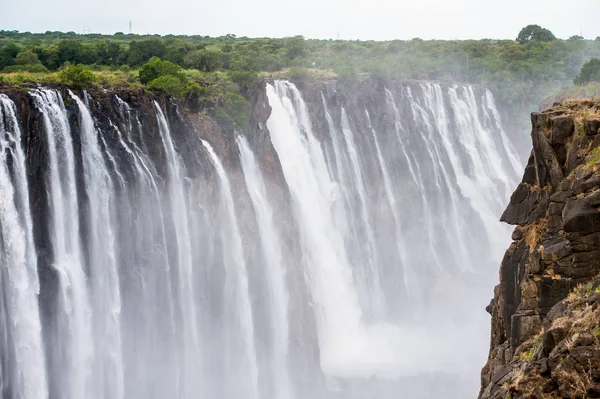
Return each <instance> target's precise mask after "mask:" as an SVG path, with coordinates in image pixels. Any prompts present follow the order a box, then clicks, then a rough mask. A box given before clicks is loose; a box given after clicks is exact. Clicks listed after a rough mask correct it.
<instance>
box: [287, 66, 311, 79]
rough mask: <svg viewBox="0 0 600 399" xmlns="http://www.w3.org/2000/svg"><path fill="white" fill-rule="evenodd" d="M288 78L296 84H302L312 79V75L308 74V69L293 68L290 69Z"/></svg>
mask: <svg viewBox="0 0 600 399" xmlns="http://www.w3.org/2000/svg"><path fill="white" fill-rule="evenodd" d="M288 76H289V78H290V80H293V81H295V82H302V81H305V80H307V79H308V78H309V77H310V73H309V72H308V68H304V67H300V66H293V67H291V68H290V71H289V73H288Z"/></svg>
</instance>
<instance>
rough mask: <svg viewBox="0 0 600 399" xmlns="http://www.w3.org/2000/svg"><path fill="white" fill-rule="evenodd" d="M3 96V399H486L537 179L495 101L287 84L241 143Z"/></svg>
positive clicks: (49, 92) (120, 101) (115, 103)
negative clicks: (508, 278) (499, 288)
mask: <svg viewBox="0 0 600 399" xmlns="http://www.w3.org/2000/svg"><path fill="white" fill-rule="evenodd" d="M0 93H2V94H0V147H1V149H2V151H0V182H1V184H0V260H1V262H0V284H1V292H2V295H1V296H0V392H1V394H0V396H1V397H2V399H23V398H26V399H30V398H32V399H35V398H53V399H54V398H56V399H58V398H60V399H79V398H89V399H120V398H127V399H138V398H139V399H141V398H181V399H190V398H196V397H207V398H208V397H210V398H223V399H233V398H241V397H244V398H249V399H258V398H261V399H268V398H277V399H292V398H297V399H305V398H315V397H324V398H325V397H327V398H328V397H340V398H353V397H378V398H387V397H390V398H391V397H397V395H398V392H399V390H401V392H402V393H403V395H404V396H403V397H407V398H408V397H410V398H433V397H440V395H442V396H443V397H445V398H465V397H475V396H476V394H477V390H478V388H479V382H480V381H479V370H480V368H481V367H482V365H483V364H484V363H485V357H486V353H487V351H488V349H489V338H488V336H489V335H488V334H489V333H488V330H489V320H488V319H489V316H488V315H487V314H486V313H485V311H484V309H483V308H484V307H485V304H487V303H488V301H489V298H490V296H491V293H492V292H493V286H494V285H495V284H496V282H497V275H498V274H497V266H498V264H499V263H500V260H501V257H502V253H503V251H504V250H505V248H506V247H507V246H508V244H509V242H510V230H509V229H508V227H507V226H503V225H502V224H500V222H498V219H499V217H500V215H501V214H502V211H503V210H504V207H505V205H506V204H507V203H508V200H509V197H510V194H511V193H512V191H513V189H514V187H516V185H517V182H518V178H519V175H520V170H521V168H522V162H521V160H520V156H519V154H518V153H517V151H516V150H515V146H516V143H515V140H516V139H515V138H514V137H511V136H509V135H508V134H507V132H506V131H505V130H504V129H503V127H502V123H501V118H500V114H499V111H498V109H497V108H496V105H495V101H494V98H493V95H492V93H491V92H490V91H489V90H487V89H486V88H484V87H482V86H470V85H444V84H440V83H435V82H427V81H389V82H385V83H384V82H381V81H375V80H365V81H361V82H359V83H357V87H347V86H344V85H343V84H341V83H339V82H337V81H315V82H303V83H299V84H297V85H295V84H293V83H291V82H288V81H283V80H275V81H268V82H266V83H263V84H260V85H257V86H256V87H255V88H253V89H252V90H251V91H250V92H249V93H248V96H249V99H250V104H251V114H250V124H249V125H250V127H249V129H248V130H247V131H246V132H235V133H228V132H226V131H223V129H221V127H220V126H219V125H218V124H217V123H216V122H215V121H214V120H213V119H212V118H211V117H210V116H206V115H202V114H198V113H193V112H188V111H187V110H186V109H185V107H184V106H183V105H182V104H179V103H177V102H176V101H174V100H172V99H170V98H168V97H162V96H156V95H153V94H149V93H147V92H144V91H142V90H139V91H135V90H124V91H121V92H119V91H106V90H101V89H94V90H89V91H77V92H76V91H71V90H69V89H67V88H66V87H65V86H62V85H55V86H52V87H50V86H48V87H35V88H34V87H32V88H30V89H28V90H26V89H20V88H12V87H8V86H5V87H2V86H0ZM523 163H524V162H523ZM432 381H435V383H432Z"/></svg>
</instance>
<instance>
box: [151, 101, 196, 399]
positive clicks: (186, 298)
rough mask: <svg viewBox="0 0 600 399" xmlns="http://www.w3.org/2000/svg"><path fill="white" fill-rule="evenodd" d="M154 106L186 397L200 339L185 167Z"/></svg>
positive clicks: (191, 384)
mask: <svg viewBox="0 0 600 399" xmlns="http://www.w3.org/2000/svg"><path fill="white" fill-rule="evenodd" d="M154 109H155V112H156V117H157V120H158V129H159V132H160V137H161V140H162V143H163V146H164V148H165V151H166V156H167V177H168V182H167V186H168V192H169V202H170V210H171V217H172V219H173V223H174V226H175V241H176V247H177V249H176V251H177V253H176V264H177V276H178V288H179V289H178V290H179V292H178V293H177V294H178V295H179V300H180V311H181V314H182V326H181V328H182V332H183V335H184V339H183V342H182V354H181V356H183V359H184V360H183V364H181V365H180V366H182V367H183V373H182V375H181V378H182V379H183V381H182V382H181V385H182V386H180V389H182V392H181V394H180V395H183V396H184V397H189V395H192V394H193V392H197V389H198V386H199V385H198V384H199V381H198V378H197V376H196V375H195V373H196V370H197V369H198V367H199V362H200V353H201V352H200V341H199V336H198V322H197V315H198V313H197V309H196V302H195V301H194V281H195V279H194V271H193V254H192V243H191V241H190V238H191V233H190V225H189V221H188V218H189V215H190V212H189V208H188V204H187V201H186V198H187V195H186V186H185V166H184V165H183V161H182V160H181V158H180V156H179V154H178V153H177V151H175V146H174V143H173V139H172V137H171V131H170V129H169V124H168V123H167V120H166V119H165V116H164V114H163V112H162V110H161V108H160V106H159V105H158V103H156V102H154Z"/></svg>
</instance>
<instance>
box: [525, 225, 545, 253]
mask: <svg viewBox="0 0 600 399" xmlns="http://www.w3.org/2000/svg"><path fill="white" fill-rule="evenodd" d="M547 224H548V220H547V219H542V220H541V221H540V222H539V223H532V224H530V225H528V226H525V228H524V229H523V237H524V239H525V242H526V243H527V246H528V247H529V251H530V252H533V251H534V249H535V247H536V245H537V243H538V242H539V240H540V238H541V237H542V234H543V233H544V231H546V227H547Z"/></svg>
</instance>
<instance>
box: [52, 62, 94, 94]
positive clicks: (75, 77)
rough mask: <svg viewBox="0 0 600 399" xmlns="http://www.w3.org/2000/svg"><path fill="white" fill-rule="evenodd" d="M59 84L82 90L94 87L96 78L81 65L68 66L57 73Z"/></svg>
mask: <svg viewBox="0 0 600 399" xmlns="http://www.w3.org/2000/svg"><path fill="white" fill-rule="evenodd" d="M59 78H60V80H61V82H63V83H65V84H67V85H70V86H73V87H74V88H76V89H83V88H85V87H90V86H94V85H96V82H97V79H96V76H94V74H93V73H92V71H90V70H89V69H87V68H86V67H85V66H83V65H82V64H77V65H69V66H67V67H66V68H64V69H63V70H62V71H60V73H59Z"/></svg>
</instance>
